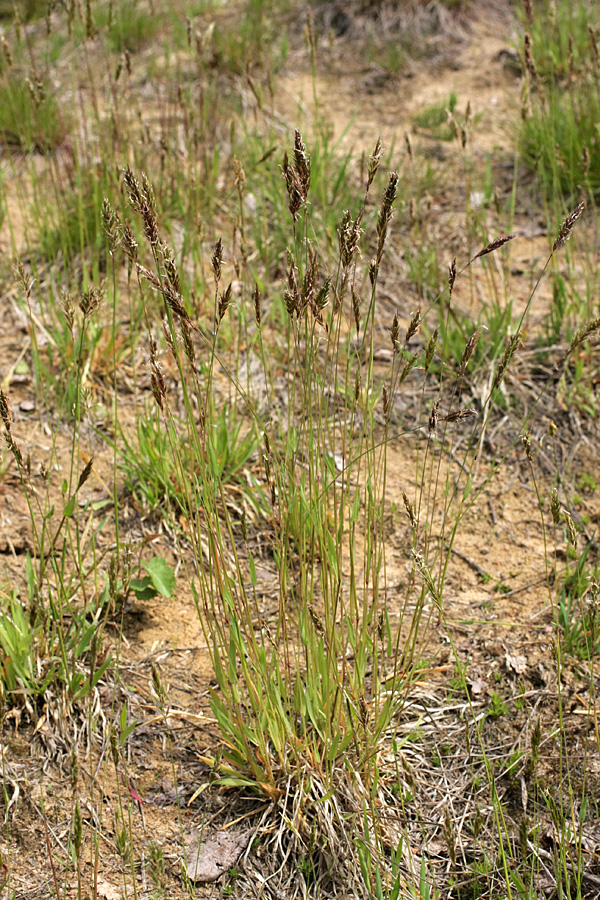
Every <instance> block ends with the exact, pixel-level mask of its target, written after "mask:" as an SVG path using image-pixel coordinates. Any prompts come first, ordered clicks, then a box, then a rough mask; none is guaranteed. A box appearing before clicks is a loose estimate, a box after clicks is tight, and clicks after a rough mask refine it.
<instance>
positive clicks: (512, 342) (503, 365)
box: [492, 330, 522, 391]
mask: <svg viewBox="0 0 600 900" xmlns="http://www.w3.org/2000/svg"><path fill="white" fill-rule="evenodd" d="M521 335H522V332H521V331H520V330H519V331H517V333H516V334H514V335H513V336H512V337H511V338H509V340H508V341H507V343H506V348H505V350H504V353H503V355H502V358H501V360H500V362H499V363H498V368H497V369H496V375H495V377H494V383H493V385H492V391H495V390H496V388H497V387H499V386H500V384H501V383H502V380H503V378H504V375H505V373H506V370H507V368H508V366H509V365H510V362H511V360H512V358H513V356H514V355H515V352H516V349H517V347H518V345H519V343H520V341H521Z"/></svg>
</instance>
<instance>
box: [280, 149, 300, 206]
mask: <svg viewBox="0 0 600 900" xmlns="http://www.w3.org/2000/svg"><path fill="white" fill-rule="evenodd" d="M281 174H282V176H283V179H284V181H285V186H286V190H287V193H288V209H289V211H290V213H291V216H292V219H293V221H294V222H296V221H297V219H298V213H299V212H300V210H301V209H302V206H303V204H304V196H303V191H302V184H301V182H300V178H299V176H298V173H297V172H296V170H295V168H294V167H293V166H292V165H291V164H290V161H289V158H288V155H287V153H284V155H283V164H282V166H281Z"/></svg>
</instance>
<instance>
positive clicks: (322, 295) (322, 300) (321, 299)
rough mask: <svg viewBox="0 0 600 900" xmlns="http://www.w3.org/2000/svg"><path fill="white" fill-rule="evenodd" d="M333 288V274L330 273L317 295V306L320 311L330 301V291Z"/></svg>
mask: <svg viewBox="0 0 600 900" xmlns="http://www.w3.org/2000/svg"><path fill="white" fill-rule="evenodd" d="M330 290H331V275H328V276H327V278H326V279H325V281H324V282H323V286H322V287H321V288H320V290H319V293H318V294H317V296H316V297H315V307H316V309H317V310H318V311H319V312H322V311H323V310H324V309H325V307H326V306H327V304H328V303H329V292H330Z"/></svg>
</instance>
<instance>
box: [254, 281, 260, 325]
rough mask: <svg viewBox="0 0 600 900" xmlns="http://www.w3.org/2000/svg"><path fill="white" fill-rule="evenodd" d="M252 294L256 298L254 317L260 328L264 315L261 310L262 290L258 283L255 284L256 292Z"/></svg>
mask: <svg viewBox="0 0 600 900" xmlns="http://www.w3.org/2000/svg"><path fill="white" fill-rule="evenodd" d="M252 296H253V300H254V318H255V319H256V324H257V326H258V328H260V325H261V321H262V316H261V311H260V291H259V289H258V285H257V284H255V285H254V293H253V295H252Z"/></svg>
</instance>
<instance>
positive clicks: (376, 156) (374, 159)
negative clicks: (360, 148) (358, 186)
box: [367, 138, 383, 191]
mask: <svg viewBox="0 0 600 900" xmlns="http://www.w3.org/2000/svg"><path fill="white" fill-rule="evenodd" d="M382 150H383V144H382V143H381V138H377V143H376V144H375V149H374V150H373V152H372V154H371V156H370V157H369V165H368V167H367V191H368V190H369V188H370V187H371V185H372V184H373V179H374V178H375V175H376V174H377V169H378V168H379V162H380V160H381V153H382Z"/></svg>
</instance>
